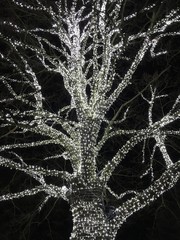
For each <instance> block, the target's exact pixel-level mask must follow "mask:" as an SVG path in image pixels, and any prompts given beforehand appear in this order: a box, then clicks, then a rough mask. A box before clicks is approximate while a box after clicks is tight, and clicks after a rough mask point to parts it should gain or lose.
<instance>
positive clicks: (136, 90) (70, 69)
mask: <svg viewBox="0 0 180 240" xmlns="http://www.w3.org/2000/svg"><path fill="white" fill-rule="evenodd" d="M177 2H178V1H177ZM10 4H11V6H12V7H13V9H14V11H15V12H16V15H15V16H14V18H13V17H9V16H7V17H6V16H3V17H2V19H1V22H0V42H1V47H0V59H1V69H2V71H1V77H0V86H1V89H2V92H1V95H0V106H1V108H0V124H1V125H0V131H1V136H0V139H1V142H0V143H1V146H0V166H1V167H3V169H4V168H9V169H12V171H14V170H15V171H17V172H20V173H23V174H24V175H26V176H27V177H28V178H32V179H33V184H32V185H33V186H32V185H31V186H30V187H27V188H25V189H22V190H21V191H17V192H9V193H6V194H1V195H0V201H5V200H13V199H16V198H23V197H25V196H32V195H36V194H38V193H44V195H45V198H44V201H43V203H42V204H41V205H40V206H39V211H41V209H42V208H43V206H44V204H45V203H46V202H47V201H48V200H49V198H57V199H59V198H61V199H63V200H64V201H66V202H68V204H69V206H70V209H71V212H72V218H73V229H72V233H71V236H70V239H71V240H75V239H76V240H77V239H78V240H79V239H81V240H95V239H96V240H109V239H111V240H112V239H115V237H116V234H117V231H118V229H120V228H121V226H122V225H123V224H124V223H125V222H126V221H127V219H128V218H129V217H130V216H131V215H133V214H135V213H136V212H137V211H139V210H140V209H143V208H144V207H146V206H148V205H149V204H150V203H151V202H154V201H155V200H156V199H157V198H158V197H159V196H161V195H162V194H163V193H164V192H166V191H167V190H169V189H171V188H173V187H174V186H175V184H176V183H177V181H178V180H179V178H180V160H179V159H178V157H174V156H171V153H170V151H169V150H168V144H170V143H171V144H172V145H173V141H172V139H174V141H176V139H177V138H178V136H180V130H179V128H178V127H177V126H178V123H179V119H180V109H179V105H180V95H178V94H179V93H178V91H177V90H178V89H176V91H175V94H173V98H172V96H171V93H170V90H168V87H167V88H166V86H167V85H168V83H167V82H168V80H167V77H166V76H168V71H169V67H167V64H166V65H163V67H162V64H161V68H162V69H158V68H157V67H156V66H155V65H154V68H155V71H154V72H153V69H152V71H151V74H149V75H148V74H146V75H145V74H144V75H142V74H141V72H143V65H142V63H143V61H149V63H148V62H147V63H146V64H147V65H148V64H151V62H152V61H161V62H162V63H164V62H163V61H165V60H164V59H166V57H167V56H168V54H169V52H168V50H169V48H168V47H167V43H168V42H170V41H171V39H179V38H180V6H178V3H177V4H174V6H173V4H172V7H171V8H170V7H169V6H168V7H167V3H166V1H161V2H160V3H158V1H154V2H153V1H147V2H146V3H144V2H143V1H142V2H141V1H140V3H138V4H137V3H136V4H135V3H134V1H131V2H130V1H127V0H104V1H101V0H96V1H90V0H84V1H83V0H82V1H78V0H72V1H70V2H69V1H67V0H58V1H44V0H33V1H30V0H26V1H22V0H18V1H17V0H10ZM25 13H28V14H29V17H28V16H25V15H26V14H25ZM178 41H179V40H178ZM175 54H177V53H176V52H175ZM147 59H148V60H147ZM151 68H153V66H152V67H151ZM138 71H139V72H138ZM138 78H139V79H138ZM169 81H172V80H169ZM160 82H161V84H160ZM138 116H139V118H138ZM136 117H137V119H136ZM169 139H171V142H170V143H169V142H168V141H169ZM113 143H114V147H112V145H113ZM111 147H112V148H114V149H111ZM134 149H136V150H134ZM137 149H138V150H137ZM30 151H34V153H35V155H34V156H33V157H32V156H31V160H29V156H30ZM137 151H138V154H137ZM105 152H106V153H105ZM112 152H113V153H112ZM108 153H109V154H108ZM177 153H178V151H177ZM131 154H132V155H131ZM133 154H135V155H136V157H135V158H134V160H133V163H131V158H133ZM135 155H134V156H135ZM176 156H177V154H176ZM128 162H129V163H128ZM124 164H127V165H128V168H130V167H132V170H131V172H130V174H132V175H133V174H136V175H137V176H138V177H137V179H139V180H138V181H139V184H140V185H139V186H140V187H135V186H134V187H133V186H129V187H128V186H127V185H126V184H125V186H124V188H122V191H121V192H120V193H119V192H118V193H116V192H115V189H116V188H114V187H113V186H112V184H111V180H112V178H113V177H115V178H116V177H117V176H116V175H117V174H115V173H116V171H117V169H119V168H121V167H122V168H123V167H124ZM134 164H136V167H135V168H136V172H134ZM49 179H50V180H51V179H52V181H51V182H50V180H49ZM53 179H56V180H53ZM118 181H121V177H120V178H119V180H118ZM122 184H123V182H122ZM107 195H108V197H109V198H113V199H114V200H115V202H116V204H115V206H109V205H108V204H107V199H106V196H107Z"/></svg>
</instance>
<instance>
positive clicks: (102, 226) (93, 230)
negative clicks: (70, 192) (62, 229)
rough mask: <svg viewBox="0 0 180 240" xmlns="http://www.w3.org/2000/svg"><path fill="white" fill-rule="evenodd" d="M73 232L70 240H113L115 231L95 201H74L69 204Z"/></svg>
mask: <svg viewBox="0 0 180 240" xmlns="http://www.w3.org/2000/svg"><path fill="white" fill-rule="evenodd" d="M71 211H72V216H73V230H72V233H71V238H70V239H71V240H114V239H115V236H116V232H117V230H116V229H115V226H114V224H113V223H112V222H111V220H108V219H107V216H106V215H105V213H104V211H103V209H102V206H101V205H100V203H99V201H97V199H96V198H95V199H91V200H90V201H88V200H87V199H85V200H82V199H79V200H78V199H76V200H75V201H74V202H73V203H72V204H71Z"/></svg>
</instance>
